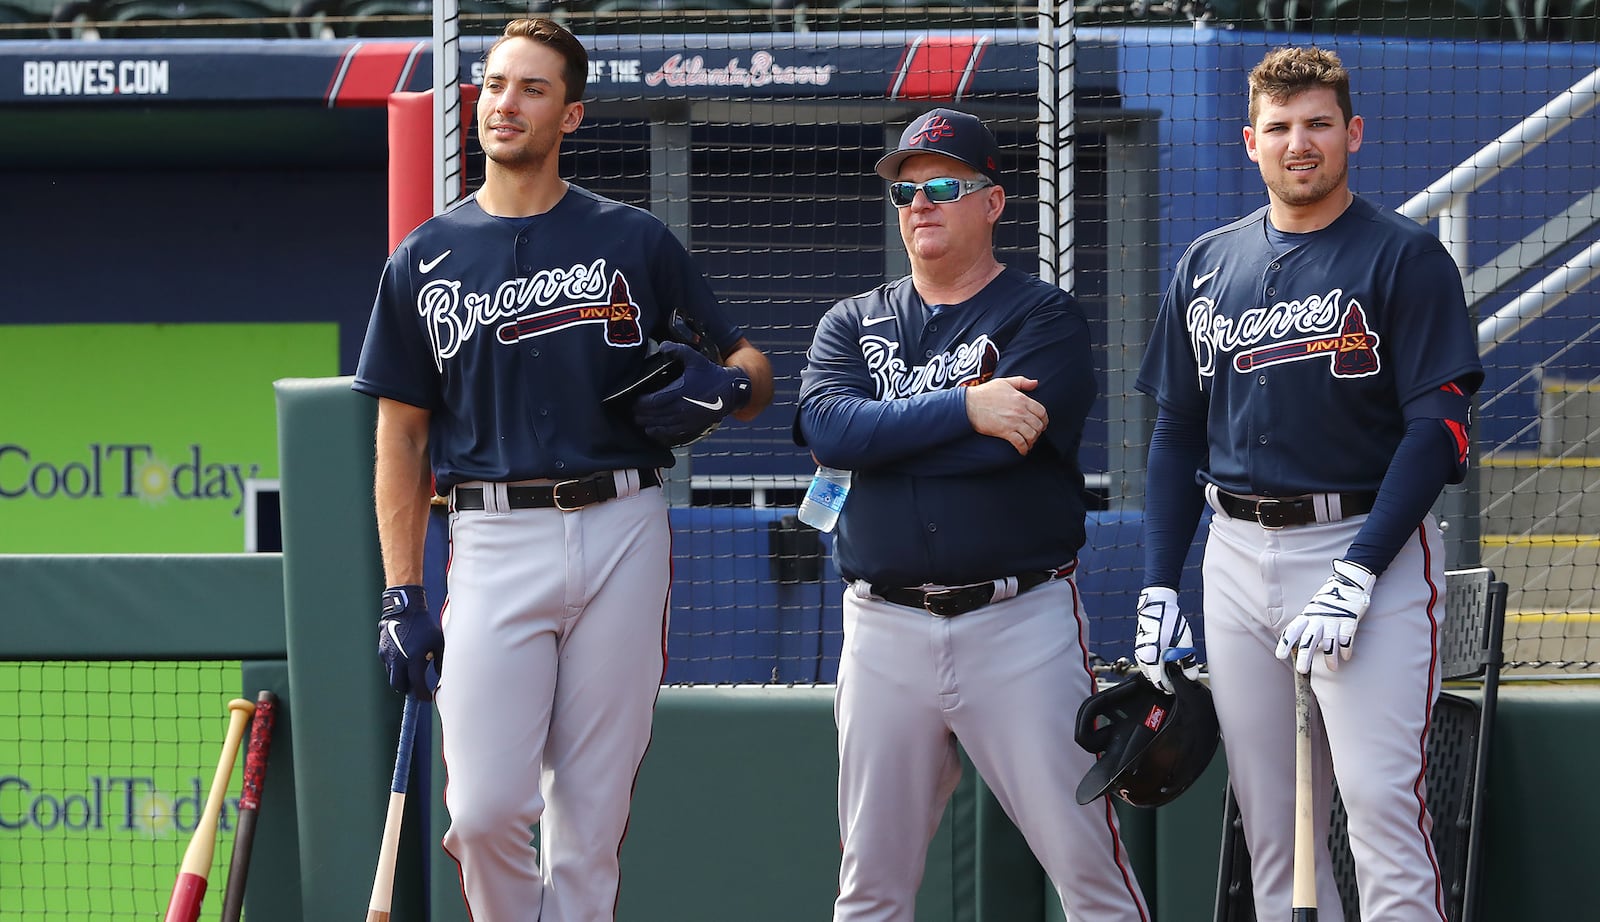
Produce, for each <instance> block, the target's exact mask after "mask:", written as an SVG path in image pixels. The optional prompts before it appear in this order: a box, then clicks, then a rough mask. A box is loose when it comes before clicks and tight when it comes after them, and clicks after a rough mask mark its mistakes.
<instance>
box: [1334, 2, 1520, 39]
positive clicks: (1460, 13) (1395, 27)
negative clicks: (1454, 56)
mask: <svg viewBox="0 0 1600 922" xmlns="http://www.w3.org/2000/svg"><path fill="white" fill-rule="evenodd" d="M1484 18H1485V17H1484V15H1483V14H1482V13H1481V12H1480V11H1478V10H1476V9H1474V8H1473V7H1472V6H1469V5H1468V4H1466V3H1461V2H1457V0H1333V2H1331V3H1329V4H1328V5H1327V6H1326V7H1325V8H1324V10H1323V11H1319V15H1318V16H1317V22H1316V28H1317V30H1318V31H1323V32H1334V33H1337V34H1341V35H1383V36H1395V37H1406V38H1427V39H1449V38H1454V39H1469V38H1478V37H1480V36H1482V35H1485V34H1486V33H1488V32H1489V31H1491V30H1488V29H1486V28H1485V23H1484V21H1483V20H1484Z"/></svg>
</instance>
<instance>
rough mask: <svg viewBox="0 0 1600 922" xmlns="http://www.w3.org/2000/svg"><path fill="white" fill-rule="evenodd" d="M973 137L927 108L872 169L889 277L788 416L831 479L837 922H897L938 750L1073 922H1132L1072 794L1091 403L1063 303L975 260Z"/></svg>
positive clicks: (982, 161) (1077, 753)
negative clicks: (837, 633) (885, 208)
mask: <svg viewBox="0 0 1600 922" xmlns="http://www.w3.org/2000/svg"><path fill="white" fill-rule="evenodd" d="M999 156H1000V155H999V149H998V147H997V145H996V143H995V139H994V136H993V135H992V134H990V132H989V130H988V129H987V128H986V127H984V125H983V123H982V122H980V121H979V120H978V119H977V118H975V117H973V116H971V115H968V114H965V113H962V112H956V111H953V110H950V109H934V110H933V111H931V112H928V113H927V114H925V115H923V116H921V117H920V118H918V119H916V120H915V121H913V122H912V123H911V124H910V126H908V127H907V128H906V130H905V132H904V134H903V135H902V136H901V139H900V144H899V147H898V148H897V149H896V150H894V151H893V152H891V153H889V154H888V155H887V156H885V157H884V158H883V159H882V160H880V161H878V166H877V172H878V174H879V175H880V176H882V177H883V178H884V179H887V180H889V181H890V182H889V198H890V201H892V202H893V203H894V204H895V205H896V206H897V211H898V214H899V219H900V235H901V239H902V240H904V241H905V245H906V250H907V252H908V253H909V255H910V257H911V275H910V276H909V277H907V278H903V279H900V280H899V281H896V282H892V283H889V284H887V285H883V286H881V287H879V288H876V289H874V290H872V291H869V292H867V293H866V294H862V295H858V296H856V297H853V298H848V299H846V300H844V301H841V302H839V303H838V304H837V305H835V306H834V307H833V308H832V309H831V310H830V311H828V313H827V314H826V315H825V316H824V317H823V318H822V321H821V322H820V324H819V325H818V327H817V331H816V336H815V339H814V340H813V341H812V344H811V349H810V351H809V352H808V353H807V364H806V367H805V371H804V372H803V374H802V377H801V386H800V408H799V414H798V417H797V419H796V426H797V431H798V435H799V440H800V441H801V442H802V443H803V444H807V445H809V447H810V448H811V450H812V452H813V454H815V456H816V458H817V460H818V461H819V462H820V463H822V464H826V465H829V466H832V467H837V468H843V469H848V470H850V471H852V472H853V476H852V485H851V489H850V493H849V496H848V498H847V499H846V500H845V504H844V509H843V512H842V514H841V517H840V520H839V525H838V534H837V540H836V542H835V545H834V550H835V555H836V562H837V564H838V568H839V571H840V573H841V574H843V576H844V578H845V580H846V581H847V583H848V585H847V587H846V589H845V592H844V632H845V638H844V651H843V654H842V657H841V661H840V664H839V678H838V688H837V695H836V699H835V705H834V710H835V717H836V719H837V721H838V726H839V763H840V764H839V827H840V831H841V834H842V838H843V846H844V854H843V858H842V864H841V867H840V872H839V896H838V900H837V902H836V903H835V904H834V915H833V918H834V920H835V922H911V920H912V918H913V914H914V905H913V902H914V899H915V895H916V891H917V887H918V884H919V883H920V881H921V877H922V871H923V868H924V865H925V862H926V860H927V849H928V843H929V841H930V840H931V839H932V837H933V833H934V829H935V827H936V826H937V825H938V823H939V817H940V815H941V813H942V812H943V810H944V805H945V803H946V802H947V801H948V799H949V797H950V794H951V792H952V791H953V790H954V788H955V786H956V782H957V780H958V777H959V774H960V770H961V769H960V766H961V762H960V760H959V757H958V753H957V741H958V740H959V741H960V744H961V745H962V747H964V748H965V750H966V752H967V754H968V755H969V756H970V757H971V759H972V762H973V764H974V765H975V766H976V767H977V769H978V771H979V773H980V774H981V775H982V776H983V778H984V779H985V780H986V781H987V783H988V785H989V787H990V788H991V789H992V790H993V791H994V793H995V795H996V797H997V798H998V799H999V802H1000V804H1001V805H1002V806H1003V807H1004V808H1005V811H1006V813H1007V815H1008V816H1010V817H1011V819H1012V820H1013V822H1015V823H1016V824H1017V826H1018V828H1019V829H1021V831H1022V833H1023V834H1024V836H1026V837H1027V841H1028V844H1029V845H1030V846H1031V847H1032V849H1033V852H1034V855H1035V856H1036V857H1037V858H1038V859H1039V862H1040V863H1041V865H1042V866H1043V867H1044V869H1045V871H1046V873H1048V874H1049V876H1050V879H1051V880H1052V881H1053V882H1054V884H1055V886H1056V888H1057V891H1058V893H1059V894H1060V896H1061V900H1062V904H1063V905H1064V906H1065V907H1066V909H1067V912H1068V917H1069V918H1072V919H1092V920H1095V922H1135V920H1145V919H1148V918H1149V916H1148V913H1147V910H1146V907H1145V902H1144V898H1143V897H1142V895H1141V894H1140V891H1139V885H1138V883H1137V882H1136V881H1135V879H1134V875H1133V871H1132V869H1131V867H1129V864H1128V860H1127V855H1126V853H1125V852H1124V851H1123V848H1122V843H1121V839H1120V834H1119V832H1118V828H1117V821H1116V816H1115V813H1114V812H1113V810H1112V808H1111V805H1110V803H1109V801H1108V800H1107V799H1106V798H1101V799H1099V800H1097V801H1095V802H1094V803H1092V804H1090V805H1089V806H1079V805H1078V803H1077V801H1076V798H1075V797H1074V792H1075V789H1076V785H1077V783H1078V779H1080V778H1082V777H1083V775H1084V773H1085V772H1087V771H1088V769H1089V767H1090V766H1091V765H1092V764H1093V763H1094V757H1093V756H1092V755H1090V754H1088V753H1086V752H1084V751H1083V750H1082V749H1079V748H1078V746H1077V745H1076V744H1074V742H1073V732H1074V719H1075V715H1076V713H1077V710H1078V705H1079V703H1080V702H1081V701H1082V700H1083V699H1084V698H1085V697H1086V696H1088V695H1089V694H1091V693H1092V692H1093V691H1094V676H1093V674H1092V673H1091V672H1090V669H1089V661H1088V641H1089V638H1088V635H1087V629H1088V621H1087V618H1086V616H1085V613H1084V609H1083V603H1082V598H1081V597H1080V595H1079V592H1078V586H1077V584H1076V582H1075V580H1074V577H1073V571H1074V568H1075V566H1076V561H1077V553H1078V548H1079V547H1080V546H1082V545H1083V542H1084V506H1083V498H1082V490H1083V485H1084V482H1083V474H1082V473H1081V471H1080V470H1079V467H1078V445H1079V441H1080V440H1081V437H1082V432H1083V424H1084V417H1085V416H1086V415H1087V413H1088V411H1089V405H1090V404H1091V403H1092V402H1093V400H1094V398H1095V379H1094V373H1093V368H1092V366H1091V358H1090V347H1089V329H1088V325H1087V323H1086V321H1085V319H1084V315H1083V312H1082V311H1081V310H1080V309H1079V307H1078V305H1077V303H1076V302H1075V301H1074V300H1073V299H1072V297H1071V296H1069V295H1067V294H1066V293H1065V292H1063V291H1061V290H1060V289H1058V288H1056V287H1055V286H1053V285H1048V284H1046V283H1044V282H1041V281H1039V280H1038V279H1036V278H1033V277H1031V276H1028V275H1025V274H1023V273H1021V272H1018V271H1016V270H1013V269H1007V268H1005V267H1004V266H1002V265H1001V264H1000V263H999V262H998V261H997V260H996V259H995V256H994V244H993V237H994V227H995V224H996V222H998V221H999V220H1000V216H1001V212H1002V211H1003V210H1004V208H1005V202H1006V195H1005V191H1004V190H1003V189H1002V188H1001V185H1000V183H1001V175H1000V171H999V166H998V160H999Z"/></svg>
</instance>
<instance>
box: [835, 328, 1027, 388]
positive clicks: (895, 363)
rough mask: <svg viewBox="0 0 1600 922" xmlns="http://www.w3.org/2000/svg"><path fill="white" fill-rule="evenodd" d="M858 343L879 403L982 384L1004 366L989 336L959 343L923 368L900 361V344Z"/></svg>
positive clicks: (866, 338) (874, 338) (889, 341)
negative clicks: (874, 385)
mask: <svg viewBox="0 0 1600 922" xmlns="http://www.w3.org/2000/svg"><path fill="white" fill-rule="evenodd" d="M857 342H859V343H860V345H861V357H862V358H864V359H866V361H867V372H868V373H869V374H871V375H872V380H873V382H874V383H875V384H876V386H877V391H878V399H879V400H894V399H895V398H897V397H914V396H916V395H917V394H928V393H932V392H934V391H942V390H944V389H945V388H948V387H962V386H970V385H976V384H982V383H983V382H985V381H987V380H989V379H990V378H993V377H994V373H995V369H996V368H998V367H999V365H1000V347H999V346H996V345H995V343H994V340H992V339H990V338H989V335H988V334H987V333H985V334H983V335H981V336H979V337H978V338H977V339H975V340H973V341H972V342H970V343H957V344H956V345H954V346H952V347H950V348H949V349H947V350H945V351H944V352H942V353H940V354H939V355H935V356H933V357H932V358H930V359H928V361H927V362H926V363H925V364H922V365H908V364H906V361H905V359H902V358H901V357H900V344H899V343H897V342H895V341H894V340H892V339H886V338H884V337H882V336H863V337H861V338H860V339H859V340H857Z"/></svg>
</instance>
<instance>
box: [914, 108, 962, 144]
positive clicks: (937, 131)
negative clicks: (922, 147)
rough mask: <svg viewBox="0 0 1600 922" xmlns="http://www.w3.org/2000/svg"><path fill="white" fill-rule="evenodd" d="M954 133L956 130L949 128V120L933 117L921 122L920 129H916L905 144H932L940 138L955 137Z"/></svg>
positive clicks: (937, 116)
mask: <svg viewBox="0 0 1600 922" xmlns="http://www.w3.org/2000/svg"><path fill="white" fill-rule="evenodd" d="M955 133H956V130H955V129H954V128H952V127H950V120H949V119H947V118H945V117H944V116H942V115H934V116H931V117H929V119H928V120H927V121H925V122H923V123H922V127H921V128H918V129H917V133H916V134H914V135H912V136H911V139H910V140H909V141H907V142H906V143H907V144H922V143H924V142H926V143H928V144H933V143H935V142H937V141H938V140H939V139H940V138H952V137H955Z"/></svg>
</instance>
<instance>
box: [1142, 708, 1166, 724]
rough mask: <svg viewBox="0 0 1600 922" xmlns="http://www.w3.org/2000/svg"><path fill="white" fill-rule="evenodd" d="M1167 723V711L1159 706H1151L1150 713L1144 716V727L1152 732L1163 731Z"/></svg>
mask: <svg viewBox="0 0 1600 922" xmlns="http://www.w3.org/2000/svg"><path fill="white" fill-rule="evenodd" d="M1166 722H1167V709H1166V708H1164V707H1162V706H1161V705H1159V704H1152V705H1150V713H1148V714H1146V715H1144V725H1145V726H1146V727H1147V728H1149V729H1151V730H1159V729H1161V725H1162V724H1164V723H1166Z"/></svg>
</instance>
